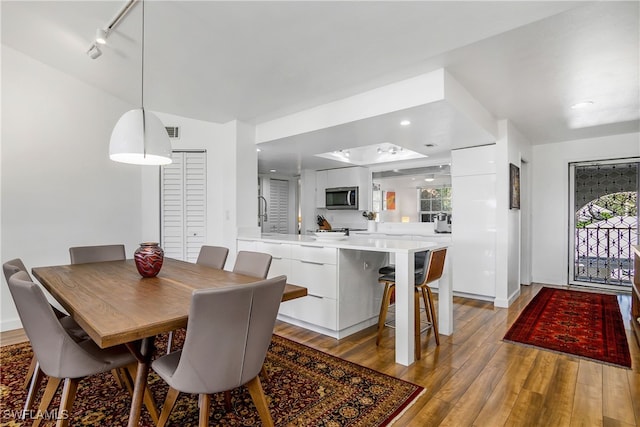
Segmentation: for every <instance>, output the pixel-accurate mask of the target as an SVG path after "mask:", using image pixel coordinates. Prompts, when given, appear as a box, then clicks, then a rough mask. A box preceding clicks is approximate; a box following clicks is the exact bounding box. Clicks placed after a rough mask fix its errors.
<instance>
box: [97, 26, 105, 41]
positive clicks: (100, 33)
mask: <svg viewBox="0 0 640 427" xmlns="http://www.w3.org/2000/svg"><path fill="white" fill-rule="evenodd" d="M96 43H98V44H106V43H107V32H106V31H105V30H103V29H102V28H98V29H97V30H96Z"/></svg>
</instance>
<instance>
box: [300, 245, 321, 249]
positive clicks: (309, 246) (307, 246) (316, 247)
mask: <svg viewBox="0 0 640 427" xmlns="http://www.w3.org/2000/svg"><path fill="white" fill-rule="evenodd" d="M300 247H302V248H313V249H323V248H322V247H318V246H312V245H300Z"/></svg>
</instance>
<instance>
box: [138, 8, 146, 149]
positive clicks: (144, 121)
mask: <svg viewBox="0 0 640 427" xmlns="http://www.w3.org/2000/svg"><path fill="white" fill-rule="evenodd" d="M141 62H142V66H141V67H140V68H142V84H141V85H140V86H141V93H140V102H141V105H140V109H141V110H142V155H143V156H144V157H147V123H146V119H147V118H146V117H145V114H144V0H142V61H141Z"/></svg>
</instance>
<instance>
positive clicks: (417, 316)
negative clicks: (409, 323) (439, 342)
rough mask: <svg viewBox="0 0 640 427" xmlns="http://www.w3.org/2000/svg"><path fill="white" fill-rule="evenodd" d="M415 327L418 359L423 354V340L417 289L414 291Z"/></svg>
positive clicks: (415, 345) (415, 351)
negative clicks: (421, 337) (421, 338)
mask: <svg viewBox="0 0 640 427" xmlns="http://www.w3.org/2000/svg"><path fill="white" fill-rule="evenodd" d="M413 329H414V338H413V339H414V343H413V347H414V353H415V357H416V360H420V356H421V350H422V345H421V342H420V341H421V340H420V293H419V292H418V290H417V289H414V291H413Z"/></svg>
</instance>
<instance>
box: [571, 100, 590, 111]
mask: <svg viewBox="0 0 640 427" xmlns="http://www.w3.org/2000/svg"><path fill="white" fill-rule="evenodd" d="M593 104H594V103H593V101H580V102H576V103H575V104H573V105H572V106H571V109H572V110H577V109H579V108H585V107H589V106H591V105H593Z"/></svg>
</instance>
